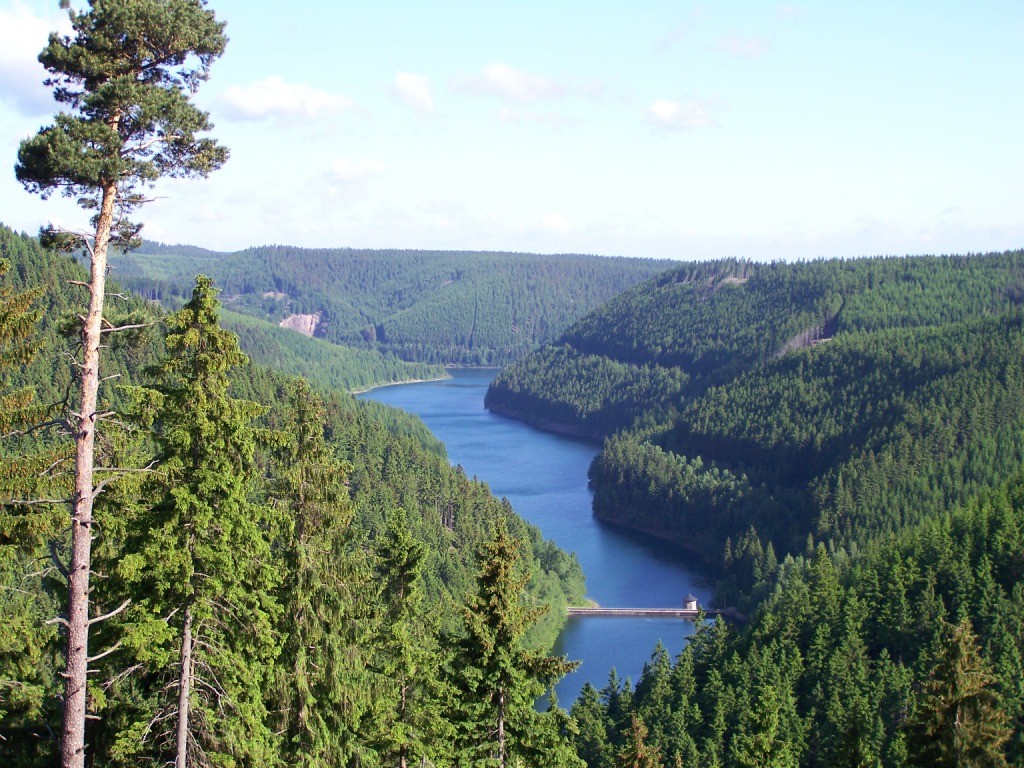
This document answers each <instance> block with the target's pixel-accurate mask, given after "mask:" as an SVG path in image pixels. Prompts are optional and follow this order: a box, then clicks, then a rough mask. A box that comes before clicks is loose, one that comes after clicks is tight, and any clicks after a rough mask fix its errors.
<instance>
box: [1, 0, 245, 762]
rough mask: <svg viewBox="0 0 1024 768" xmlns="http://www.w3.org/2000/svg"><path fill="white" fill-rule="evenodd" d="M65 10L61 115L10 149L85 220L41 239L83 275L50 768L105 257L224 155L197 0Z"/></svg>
mask: <svg viewBox="0 0 1024 768" xmlns="http://www.w3.org/2000/svg"><path fill="white" fill-rule="evenodd" d="M61 7H62V8H65V9H69V10H68V14H69V16H70V19H71V26H72V30H73V35H72V36H70V37H61V36H60V35H58V34H56V33H54V34H51V35H50V40H49V44H48V45H47V46H46V48H45V49H44V50H43V52H42V53H41V54H40V55H39V60H40V62H42V64H43V66H44V67H46V69H47V71H48V72H49V73H50V78H49V79H48V80H47V81H46V82H47V84H48V85H50V86H51V87H53V89H54V90H53V95H54V98H55V99H56V100H57V101H58V102H59V103H60V104H62V105H63V106H64V107H66V108H67V110H68V111H66V112H61V113H60V114H58V115H57V116H56V118H55V121H54V124H53V125H51V126H48V127H45V128H43V129H41V130H40V131H39V133H38V134H36V135H35V136H33V137H32V138H29V139H26V140H25V141H23V142H22V143H21V147H20V149H19V151H18V163H17V166H16V168H15V173H16V175H17V178H18V180H19V181H20V182H21V183H22V184H23V185H24V186H25V188H26V189H27V190H29V191H30V192H34V193H38V194H40V195H42V196H43V197H47V196H48V195H50V194H51V193H53V192H54V191H59V192H60V193H61V194H63V195H65V196H67V197H71V198H75V199H77V200H78V201H79V203H80V204H81V205H82V207H83V208H85V209H86V210H87V211H90V212H92V213H93V214H94V215H93V217H92V222H91V228H89V229H88V230H82V231H80V232H77V233H71V232H56V231H54V230H52V229H49V230H47V231H44V235H46V239H47V240H48V241H49V242H51V243H54V244H57V245H60V246H62V247H66V248H69V249H75V250H78V249H81V248H84V249H85V250H86V251H87V252H88V254H89V257H90V261H91V271H90V277H89V280H88V281H87V282H86V283H85V284H84V287H85V288H86V289H87V291H88V293H89V298H88V309H87V310H86V311H85V312H83V313H82V318H83V320H82V349H81V352H80V355H81V356H80V358H79V359H78V369H77V370H78V373H77V375H78V398H77V402H76V403H75V404H74V406H73V408H72V411H73V413H71V414H69V421H70V422H72V423H73V424H72V428H71V430H70V431H71V434H72V437H73V439H74V443H75V487H74V492H73V494H72V496H71V499H70V502H71V507H72V514H71V519H72V548H71V562H70V564H69V566H68V568H67V570H68V572H69V577H68V581H69V597H68V611H67V616H66V617H65V619H64V621H65V623H66V631H67V651H66V659H65V691H64V722H63V726H62V733H61V765H62V766H63V767H64V768H81V766H83V765H84V764H85V722H86V716H87V706H88V704H87V700H86V681H87V675H88V667H89V628H90V624H91V620H92V617H90V615H89V595H90V585H89V579H90V575H91V574H90V571H91V568H92V541H93V538H94V535H95V534H94V526H95V523H96V521H95V519H94V515H93V502H94V499H95V496H96V494H97V493H98V488H97V480H96V478H95V473H96V470H97V467H96V428H97V424H98V422H99V421H101V420H102V419H103V418H104V417H105V416H106V415H107V414H104V413H103V407H102V406H101V405H100V382H101V376H100V349H101V348H102V346H103V339H104V337H105V336H106V335H107V334H109V333H110V332H112V331H113V330H114V327H113V325H112V324H111V323H109V322H107V321H106V320H105V317H104V302H105V292H106V275H107V269H108V268H107V250H108V248H109V247H110V246H111V245H115V246H117V245H121V246H126V245H130V244H132V243H133V242H135V238H136V235H137V234H138V231H139V227H138V226H137V225H136V224H133V223H132V222H131V221H129V220H128V218H127V216H128V215H130V214H131V212H132V211H133V210H134V209H136V208H137V207H138V206H140V205H141V204H142V203H143V202H145V196H144V195H143V193H142V190H143V189H144V188H145V187H146V186H148V185H150V184H152V182H153V181H155V180H156V179H158V178H160V177H161V176H176V177H190V176H191V177H196V176H206V175H207V174H208V173H210V172H211V171H213V170H214V169H216V168H218V167H219V166H220V165H221V164H222V163H223V162H224V161H225V159H226V158H227V151H226V150H225V149H224V148H222V147H219V146H218V145H217V144H216V142H215V141H213V140H212V139H210V138H204V137H201V135H200V134H202V133H204V132H206V131H208V130H209V129H210V128H211V125H210V121H209V118H208V116H207V114H206V113H204V112H202V111H200V110H198V109H196V107H195V106H193V105H192V104H191V102H190V101H189V99H190V97H191V95H192V94H193V93H194V92H195V90H196V89H197V88H198V86H199V85H200V84H201V83H202V82H203V81H204V80H206V79H207V77H208V75H209V71H210V64H211V63H212V62H213V60H214V59H216V58H217V57H218V56H220V54H221V53H222V52H223V51H224V46H225V44H226V42H227V38H225V36H224V33H223V24H222V23H220V22H218V21H216V19H215V18H214V15H213V13H212V12H211V11H209V10H207V9H206V7H205V3H204V2H203V0H93V2H92V3H91V4H90V6H89V8H88V10H84V11H81V12H77V11H75V10H73V9H70V0H61Z"/></svg>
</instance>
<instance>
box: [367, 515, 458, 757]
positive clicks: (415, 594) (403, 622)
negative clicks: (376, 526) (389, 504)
mask: <svg viewBox="0 0 1024 768" xmlns="http://www.w3.org/2000/svg"><path fill="white" fill-rule="evenodd" d="M426 554H427V551H426V547H424V545H423V544H422V543H420V542H419V541H418V540H417V539H416V538H415V537H414V536H413V534H412V532H411V531H410V530H409V520H408V517H407V515H406V513H405V510H403V509H396V510H392V511H390V512H389V513H388V515H387V517H386V519H385V531H384V536H383V537H382V541H381V543H380V544H379V545H378V564H377V575H378V583H379V584H380V588H381V597H382V600H383V603H384V615H383V621H382V623H381V627H380V629H381V637H380V639H379V641H378V643H377V648H376V655H377V658H378V662H377V664H376V665H375V666H376V668H377V672H378V674H379V675H380V679H381V683H380V692H381V696H380V699H381V701H380V712H379V715H378V716H379V718H380V725H379V728H380V737H379V741H380V743H381V745H380V750H379V751H380V752H381V754H382V758H383V761H384V765H391V766H397V768H407V766H413V765H419V764H420V763H421V761H422V760H423V759H424V758H426V759H427V760H429V761H430V762H432V763H436V762H437V761H438V759H441V758H442V757H443V756H444V754H445V751H446V749H445V747H446V745H447V744H450V743H451V738H452V733H451V732H450V728H449V727H448V724H447V722H446V721H445V720H444V719H443V718H440V717H438V712H439V711H440V710H441V708H442V706H443V705H444V702H446V700H447V699H448V698H449V697H450V694H451V692H450V690H449V688H448V686H447V685H446V684H445V682H444V681H443V680H442V678H441V676H440V674H439V672H440V670H441V668H442V666H443V664H442V651H441V648H440V647H439V644H438V642H437V632H436V627H434V626H432V623H431V622H430V620H429V619H428V617H427V616H426V615H424V608H423V595H422V586H423V585H422V576H423V561H424V558H425V557H426Z"/></svg>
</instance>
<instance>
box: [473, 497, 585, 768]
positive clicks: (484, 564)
mask: <svg viewBox="0 0 1024 768" xmlns="http://www.w3.org/2000/svg"><path fill="white" fill-rule="evenodd" d="M521 549H522V544H521V542H519V541H518V540H517V539H515V538H514V537H513V536H512V535H511V533H509V531H508V527H507V524H506V522H505V519H504V518H500V517H499V518H498V520H497V523H496V524H495V530H494V537H493V538H492V539H491V540H490V541H488V542H486V543H484V545H483V546H482V547H481V549H480V554H479V569H480V570H479V574H478V576H477V591H476V594H474V595H472V596H471V597H470V599H469V602H468V604H467V606H466V609H465V612H464V615H465V625H466V636H465V638H464V639H463V640H462V641H461V643H460V645H459V650H458V654H457V656H456V669H455V676H456V684H457V685H458V687H459V688H460V695H461V701H460V705H459V706H460V711H459V713H458V716H457V720H458V722H457V725H458V727H459V734H458V739H457V765H459V766H466V767H467V768H468V767H469V766H474V767H475V766H497V768H506V766H542V765H543V766H552V767H555V766H581V765H582V762H581V761H580V760H579V758H578V757H576V755H575V753H574V751H573V750H572V749H571V747H569V745H568V744H567V742H566V741H565V740H564V739H558V738H552V737H553V736H554V734H552V730H554V729H557V728H558V727H559V726H560V725H561V722H562V721H561V720H560V719H558V718H556V717H555V716H554V714H555V713H552V712H545V713H541V712H537V711H536V710H535V709H534V702H535V701H536V700H537V698H538V697H539V696H541V695H542V694H543V693H544V690H545V689H546V688H549V687H550V686H552V685H554V683H555V682H556V681H557V680H559V679H560V678H562V677H563V676H564V675H566V674H567V673H569V672H571V671H572V670H573V669H575V668H576V667H577V666H578V662H570V661H568V660H566V659H565V657H552V656H547V655H544V654H542V653H538V652H537V651H534V650H531V649H529V648H527V647H526V646H525V645H524V642H523V638H524V635H525V634H526V631H527V630H528V629H529V628H530V627H531V626H533V624H534V623H535V622H536V621H537V619H538V618H539V617H540V616H541V615H542V614H543V613H544V611H545V610H547V609H546V607H544V606H531V605H528V604H526V602H525V594H526V592H525V589H526V585H527V583H528V582H529V579H530V577H529V573H528V572H526V571H525V569H523V567H522V564H521V563H520V550H521Z"/></svg>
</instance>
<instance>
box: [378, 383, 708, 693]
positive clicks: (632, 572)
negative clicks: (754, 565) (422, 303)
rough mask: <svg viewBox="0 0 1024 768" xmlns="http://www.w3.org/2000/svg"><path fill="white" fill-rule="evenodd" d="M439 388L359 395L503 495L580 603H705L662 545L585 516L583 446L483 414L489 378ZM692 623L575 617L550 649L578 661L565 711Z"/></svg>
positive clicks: (586, 451)
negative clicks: (430, 439)
mask: <svg viewBox="0 0 1024 768" xmlns="http://www.w3.org/2000/svg"><path fill="white" fill-rule="evenodd" d="M452 374H453V378H452V379H448V380H445V381H438V382H425V383H419V384H403V385H399V386H392V387H383V388H381V389H376V390H373V391H371V392H367V393H365V394H363V395H361V397H363V398H367V399H372V400H377V401H379V402H381V403H386V404H388V405H393V406H396V407H398V408H401V409H403V410H405V411H409V412H410V413H415V414H416V415H418V416H419V417H420V418H421V419H423V421H424V422H425V423H426V425H427V426H428V427H429V428H430V430H431V431H432V432H433V433H434V434H435V435H436V436H437V437H438V438H439V439H440V440H442V441H443V442H444V444H445V446H446V447H447V449H448V458H449V459H450V460H451V462H452V463H453V464H461V465H462V467H463V468H464V469H465V470H466V474H468V475H469V476H471V477H472V476H474V475H475V476H476V477H478V478H479V479H481V480H483V481H485V482H486V483H487V484H488V485H490V487H491V490H492V491H493V493H494V494H495V495H496V496H499V497H501V496H505V497H507V498H508V499H509V501H511V502H512V506H513V507H514V508H515V510H516V512H517V513H518V514H519V515H521V516H522V517H524V518H525V519H527V520H529V521H530V522H531V523H533V524H534V525H536V526H538V527H539V528H540V529H541V531H543V533H544V536H545V538H548V539H552V540H554V541H555V542H556V543H557V544H558V545H559V546H560V547H562V548H563V549H566V550H569V551H573V552H575V553H576V555H577V557H578V558H579V560H580V563H581V565H582V566H583V572H584V573H585V574H586V577H587V596H588V597H589V598H590V599H592V600H595V601H596V602H597V603H598V604H600V605H603V606H608V607H644V608H668V607H675V606H680V605H681V604H682V599H683V597H685V596H686V594H687V593H688V592H692V593H693V594H694V595H696V596H697V597H698V598H699V599H700V601H701V603H707V602H708V600H709V599H710V597H711V592H710V589H709V587H708V585H707V584H706V583H705V582H704V581H703V580H701V578H700V575H699V574H698V573H697V571H696V570H695V569H694V568H693V567H692V566H687V565H686V564H685V563H684V562H683V560H682V559H681V558H680V557H679V556H678V555H676V554H674V553H673V552H672V551H670V549H669V548H668V547H665V546H660V545H658V544H657V543H656V542H652V541H650V540H649V539H646V538H645V537H636V536H632V535H630V534H627V533H625V532H623V531H620V530H617V529H615V528H613V527H610V526H607V525H603V524H601V523H600V522H599V521H597V520H596V519H595V518H594V516H593V514H592V513H591V506H590V504H591V492H590V489H589V488H588V487H587V468H588V467H589V466H590V461H591V459H593V457H594V456H595V455H596V453H597V447H596V446H595V445H593V444H590V443H585V442H581V441H578V440H573V439H570V438H565V437H561V436H558V435H552V434H549V433H547V432H541V431H539V430H536V429H533V428H531V427H528V426H526V425H524V424H522V423H521V422H518V421H514V420H512V419H506V418H504V417H502V416H497V415H494V414H492V413H489V412H488V411H486V410H485V409H484V406H483V401H484V394H485V393H486V391H487V386H488V384H489V383H490V381H491V379H492V378H493V377H494V375H495V374H496V371H494V370H480V369H457V370H454V371H452ZM692 632H693V624H692V623H691V622H689V621H685V620H679V619H675V620H672V619H621V618H583V619H580V618H574V619H571V620H570V621H569V623H568V624H567V625H566V628H565V631H564V632H563V633H562V635H561V637H559V640H558V644H557V646H556V650H557V652H558V653H564V654H566V655H567V656H568V657H569V658H570V659H578V660H582V662H583V663H582V665H581V666H580V669H579V670H578V671H577V672H575V673H574V674H572V675H570V676H568V677H567V678H566V679H565V680H563V681H562V682H561V683H560V684H559V686H558V691H557V692H558V697H559V701H560V702H561V703H562V704H563V705H564V706H568V705H569V704H570V703H571V702H572V700H573V699H575V698H576V695H577V694H578V693H579V690H580V688H582V687H583V684H584V683H585V682H587V681H589V682H590V683H592V684H593V685H594V686H595V687H597V688H601V687H602V686H603V685H604V684H605V683H606V682H607V680H608V674H609V672H610V670H611V668H612V667H615V668H616V670H617V672H618V674H619V677H620V678H625V677H630V678H631V679H632V680H633V681H634V682H636V680H637V678H638V677H639V675H640V671H641V670H642V669H643V665H644V662H646V661H647V660H648V658H649V657H650V654H651V652H652V651H653V650H654V647H655V645H656V644H657V643H658V641H659V640H660V641H661V642H662V644H663V645H664V646H665V647H666V648H667V649H668V650H669V653H671V654H672V655H673V656H674V655H675V654H677V653H679V651H680V650H681V649H682V647H683V643H684V638H685V637H686V636H688V635H690V634H692Z"/></svg>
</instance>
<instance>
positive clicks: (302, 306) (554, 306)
mask: <svg viewBox="0 0 1024 768" xmlns="http://www.w3.org/2000/svg"><path fill="white" fill-rule="evenodd" d="M115 262H116V266H117V269H118V272H117V275H118V278H119V280H121V281H122V282H123V283H124V284H125V285H127V286H128V287H130V288H132V289H133V290H135V291H137V292H139V293H140V294H141V295H144V296H147V297H149V298H152V299H154V300H159V301H162V302H165V303H166V304H167V305H168V306H175V305H180V303H181V302H182V301H184V300H185V298H186V297H187V293H188V290H189V288H188V287H189V286H190V285H191V281H192V279H193V277H194V275H196V274H197V273H199V272H203V273H205V274H209V275H210V276H212V277H213V278H215V279H216V280H217V282H218V284H219V285H220V286H221V287H222V288H223V290H224V300H225V302H227V304H228V306H229V307H230V308H232V309H234V310H237V311H239V312H244V313H246V314H251V315H255V316H257V317H261V318H264V319H269V320H272V321H274V322H278V321H280V320H281V319H283V318H284V317H286V316H288V315H290V314H293V313H294V314H311V315H312V314H316V315H319V317H320V322H319V325H318V328H317V335H318V336H321V337H322V338H324V339H326V340H328V341H331V342H334V343H336V344H342V345H346V346H354V347H360V348H363V349H374V350H378V351H381V352H384V353H391V354H394V355H397V356H398V357H400V358H401V359H403V360H410V361H420V362H427V363H444V364H459V365H488V366H500V365H505V364H507V363H509V362H511V361H512V360H514V359H516V358H517V357H520V356H522V355H524V354H525V353H527V352H529V351H531V350H533V349H535V348H536V347H537V346H538V345H540V344H543V343H546V342H549V341H552V340H553V339H554V338H555V337H556V336H557V335H558V334H559V333H561V332H562V331H563V330H564V329H565V328H566V327H567V326H568V325H569V324H570V323H572V322H573V321H574V320H576V319H578V318H580V317H582V316H583V315H584V314H586V313H587V312H588V311H590V310H592V309H594V308H595V307H597V306H599V305H600V304H602V303H603V302H605V301H607V300H608V299H610V298H612V297H613V296H615V295H616V294H618V293H620V292H621V291H623V290H625V289H626V288H628V287H630V286H632V285H634V284H636V283H638V282H640V281H642V280H646V279H647V278H649V277H651V276H652V275H655V274H657V273H658V272H660V271H662V270H663V269H665V268H666V267H667V266H668V265H669V262H667V261H653V260H648V259H621V258H619V259H612V258H599V257H595V256H580V255H553V256H542V255H536V254H521V253H462V252H453V251H396V250H373V251H371V250H356V249H319V250H316V249H303V248H293V247H287V246H267V247H260V248H250V249H247V250H245V251H240V252H238V253H232V254H215V253H211V252H204V251H202V250H201V249H194V248H187V247H180V248H179V247H177V246H161V245H157V244H149V243H146V244H144V245H143V247H142V249H141V250H139V251H137V252H133V253H129V254H125V255H122V256H120V257H118V258H117V259H116V260H115Z"/></svg>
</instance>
